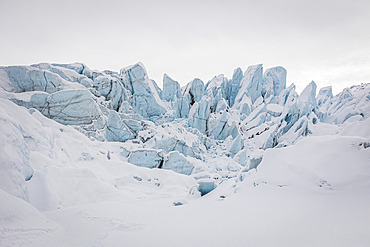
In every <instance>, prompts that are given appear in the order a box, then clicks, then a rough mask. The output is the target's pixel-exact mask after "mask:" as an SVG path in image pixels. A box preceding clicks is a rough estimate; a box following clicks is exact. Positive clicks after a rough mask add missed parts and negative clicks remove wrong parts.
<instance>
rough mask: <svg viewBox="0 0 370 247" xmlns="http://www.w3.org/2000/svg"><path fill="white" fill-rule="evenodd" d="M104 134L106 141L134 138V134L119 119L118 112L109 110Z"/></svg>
mask: <svg viewBox="0 0 370 247" xmlns="http://www.w3.org/2000/svg"><path fill="white" fill-rule="evenodd" d="M106 135H107V140H108V141H113V142H114V141H118V142H125V141H127V140H130V139H134V138H135V134H134V133H133V132H132V131H131V130H130V128H129V127H128V126H127V125H126V124H125V123H124V122H123V121H122V120H121V118H120V117H119V115H118V113H117V112H115V111H109V114H108V121H107V127H106Z"/></svg>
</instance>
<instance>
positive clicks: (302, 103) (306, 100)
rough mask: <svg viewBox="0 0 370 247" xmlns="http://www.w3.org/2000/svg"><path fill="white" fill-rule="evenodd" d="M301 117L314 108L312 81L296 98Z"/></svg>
mask: <svg viewBox="0 0 370 247" xmlns="http://www.w3.org/2000/svg"><path fill="white" fill-rule="evenodd" d="M298 106H299V110H300V113H301V115H307V114H309V113H310V112H311V111H312V110H313V109H314V108H315V107H316V106H317V104H316V83H315V82H314V81H312V82H311V83H310V84H308V86H307V87H306V88H305V89H304V90H303V91H302V93H301V94H300V95H299V97H298Z"/></svg>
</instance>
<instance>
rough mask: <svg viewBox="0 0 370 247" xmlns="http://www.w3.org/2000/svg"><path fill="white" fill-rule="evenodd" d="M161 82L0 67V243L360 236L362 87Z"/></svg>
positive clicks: (135, 69)
mask: <svg viewBox="0 0 370 247" xmlns="http://www.w3.org/2000/svg"><path fill="white" fill-rule="evenodd" d="M163 80H164V82H163V85H164V88H163V90H161V89H160V88H159V87H158V86H157V84H156V82H155V81H153V80H151V79H150V78H149V76H148V74H147V72H146V69H145V68H144V66H143V64H141V63H138V64H135V65H132V66H129V67H126V68H124V69H122V70H121V71H120V73H117V72H112V71H103V72H100V71H92V70H90V69H89V68H88V67H87V66H86V65H84V64H80V63H74V64H36V65H31V66H10V67H1V68H0V121H1V129H0V197H1V200H0V201H1V205H0V245H1V246H50V245H53V246H81V245H83V246H117V243H118V245H125V246H150V245H151V246H173V245H176V246H194V245H195V246H209V245H213V246H225V245H231V246H246V245H253V246H271V245H278V246H297V245H302V243H307V246H317V245H320V246H321V245H324V246H348V245H354V246H367V245H369V244H370V237H369V235H368V234H367V231H366V229H368V228H369V227H370V225H369V222H370V211H369V209H368V208H370V207H369V206H370V196H369V193H368V191H369V189H370V182H369V181H370V169H369V168H370V166H369V164H370V153H369V152H370V148H369V147H370V127H369V126H370V122H369V121H370V118H369V114H370V84H362V85H358V86H353V87H351V88H347V89H344V90H343V92H342V93H340V94H339V95H336V96H333V94H332V92H331V88H329V87H327V88H323V89H321V90H320V91H319V93H318V94H317V95H316V84H315V83H314V82H311V83H310V84H309V85H308V86H307V87H306V88H305V89H304V91H303V92H302V93H301V94H300V95H299V94H298V93H297V92H296V91H295V86H294V85H290V86H289V87H288V88H287V87H286V70H285V69H284V68H282V67H275V68H271V69H268V70H266V72H265V73H263V67H262V65H255V66H250V67H249V68H248V69H247V70H246V72H245V73H244V75H243V73H242V71H241V69H240V68H238V69H236V70H235V71H234V75H233V78H232V79H231V80H229V79H227V78H226V77H225V76H223V75H219V76H216V77H214V78H213V79H212V80H210V81H209V82H208V83H206V84H204V83H203V82H202V81H201V80H199V79H194V80H192V81H191V82H189V83H188V84H187V85H185V86H184V87H183V88H180V85H179V83H178V82H176V81H175V80H174V79H171V78H170V76H168V75H164V79H163ZM210 191H211V192H210ZM208 192H210V193H208ZM298 226H300V227H298ZM312 236H315V237H314V238H313V237H312ZM303 245H304V244H303Z"/></svg>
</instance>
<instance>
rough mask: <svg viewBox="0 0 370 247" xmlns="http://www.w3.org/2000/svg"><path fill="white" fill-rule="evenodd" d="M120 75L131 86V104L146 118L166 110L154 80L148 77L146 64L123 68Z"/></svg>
mask: <svg viewBox="0 0 370 247" xmlns="http://www.w3.org/2000/svg"><path fill="white" fill-rule="evenodd" d="M120 75H121V76H122V78H123V80H124V81H126V82H128V84H129V85H130V87H131V94H132V98H131V100H130V102H131V105H132V107H133V109H134V111H135V112H137V113H138V114H140V115H142V116H143V117H144V118H149V119H150V118H152V117H158V116H161V115H162V114H163V113H164V112H165V111H166V109H165V107H164V106H163V102H162V100H161V99H160V97H159V94H158V91H157V89H156V87H155V85H154V83H153V81H152V80H150V79H149V78H148V75H147V73H146V70H145V68H144V65H142V64H141V63H137V64H135V65H133V66H129V67H126V68H123V69H121V72H120Z"/></svg>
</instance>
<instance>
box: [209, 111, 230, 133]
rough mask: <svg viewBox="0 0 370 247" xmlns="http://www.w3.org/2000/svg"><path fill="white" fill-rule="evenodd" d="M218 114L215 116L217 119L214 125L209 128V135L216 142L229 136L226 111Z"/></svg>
mask: <svg viewBox="0 0 370 247" xmlns="http://www.w3.org/2000/svg"><path fill="white" fill-rule="evenodd" d="M220 114H221V115H219V114H217V115H219V117H218V118H217V119H216V121H215V125H214V126H212V127H210V128H209V129H210V130H209V132H210V134H211V135H212V136H213V138H215V139H216V140H224V139H225V138H226V137H227V136H228V135H229V127H230V126H229V125H228V123H227V119H228V114H227V112H226V111H223V112H222V113H221V112H220Z"/></svg>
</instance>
